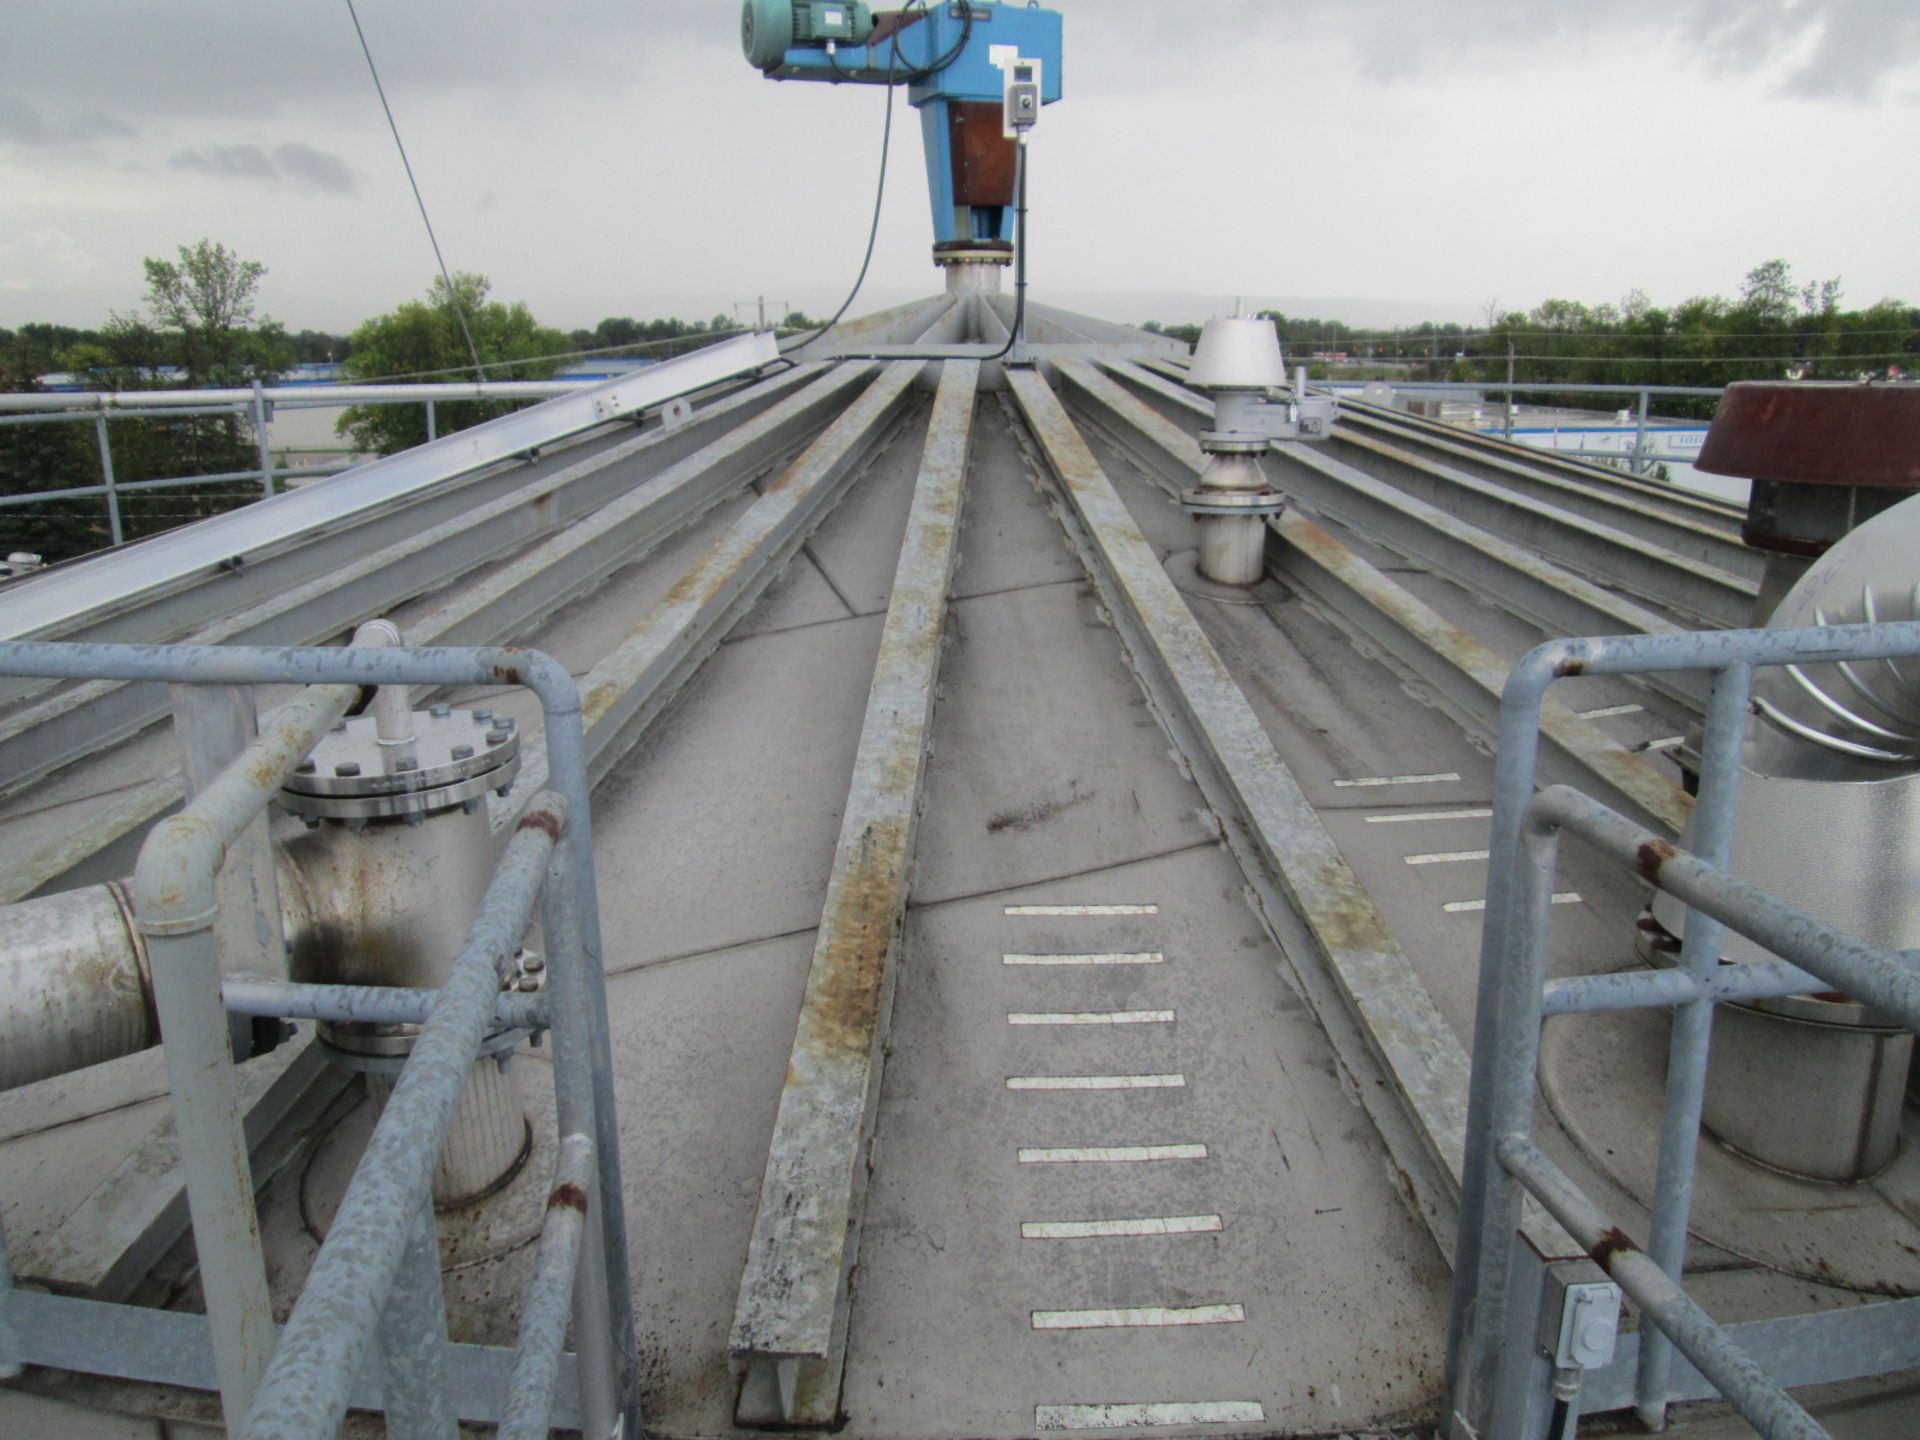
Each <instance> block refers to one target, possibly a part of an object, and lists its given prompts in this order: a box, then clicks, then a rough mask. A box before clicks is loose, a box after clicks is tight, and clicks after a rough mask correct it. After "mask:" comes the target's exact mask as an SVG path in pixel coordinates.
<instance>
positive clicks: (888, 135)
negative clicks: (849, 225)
mask: <svg viewBox="0 0 1920 1440" xmlns="http://www.w3.org/2000/svg"><path fill="white" fill-rule="evenodd" d="M898 53H899V47H898V45H897V44H896V45H895V48H894V52H893V54H894V55H897V54H898ZM835 68H836V69H837V68H839V67H838V64H837V62H836V65H835ZM893 84H894V81H893V55H889V56H888V57H887V121H886V125H885V126H884V127H883V128H882V130H881V132H880V181H879V183H878V184H877V185H875V186H874V191H873V224H872V225H871V226H870V227H868V230H867V254H866V258H865V259H863V260H862V261H861V262H860V276H859V278H858V279H856V280H855V281H854V282H853V289H851V290H849V291H848V292H847V298H846V299H845V300H843V301H841V302H840V308H839V309H838V310H836V311H834V312H833V318H832V319H831V320H829V321H827V323H826V324H824V325H822V326H821V327H820V328H819V329H818V330H816V331H815V332H814V333H813V334H811V335H809V336H808V337H807V338H806V339H804V340H802V341H801V342H800V343H799V344H798V345H789V346H788V347H787V349H786V350H785V351H784V352H783V357H791V356H793V355H797V354H799V353H800V351H802V350H804V349H806V348H807V346H809V345H811V344H813V342H814V341H816V340H818V339H819V338H820V337H821V336H822V335H825V334H826V333H827V332H828V331H829V330H831V329H833V327H834V326H836V325H838V324H839V323H840V321H841V319H842V318H844V317H845V315H846V313H847V311H849V310H851V309H852V308H853V302H854V299H855V297H856V296H858V295H859V294H860V287H861V286H862V285H865V284H866V283H867V270H868V267H870V266H871V265H872V264H873V246H874V242H875V241H877V240H878V239H879V238H880V209H881V206H882V204H883V203H884V202H885V200H886V198H887V155H888V152H889V151H890V150H891V149H892V148H893Z"/></svg>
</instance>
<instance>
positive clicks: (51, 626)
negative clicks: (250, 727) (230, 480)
mask: <svg viewBox="0 0 1920 1440" xmlns="http://www.w3.org/2000/svg"><path fill="white" fill-rule="evenodd" d="M776 358H778V353H777V349H776V347H775V345H774V342H773V339H772V337H771V336H767V335H743V336H739V337H737V338H735V339H732V340H724V341H721V342H720V343H719V344H717V345H712V346H709V347H708V348H707V349H704V350H697V351H695V352H694V353H693V354H691V355H681V356H677V357H675V358H674V359H672V360H663V361H662V362H660V363H659V364H658V365H652V366H648V367H647V368H646V369H644V370H640V371H635V372H633V373H630V374H627V375H621V376H617V377H615V378H614V379H612V380H607V381H603V382H601V383H600V384H598V385H592V386H588V387H586V388H584V389H582V390H579V391H577V392H575V393H574V394H571V395H561V396H558V397H556V398H554V399H552V400H546V401H543V402H541V403H540V404H538V405H534V406H531V407H529V408H528V409H525V410H520V411H516V412H514V413H512V414H508V415H502V416H500V417H498V418H497V419H494V420H489V421H487V422H486V423H484V424H481V425H476V426H474V427H472V428H471V429H468V430H461V431H458V432H457V433H455V434H452V435H446V436H442V437H441V438H440V439H438V440H431V441H429V442H427V443H426V444H425V445H420V446H416V447H415V448H413V449H411V450H405V451H402V452H400V453H399V454H397V455H389V456H386V457H385V458H384V459H380V460H375V461H372V462H370V463H368V464H365V465H358V466H355V467H354V468H353V469H351V470H346V471H342V472H341V473H340V474H338V475H333V476H329V477H328V478H326V479H324V480H317V481H315V482H314V483H313V484H311V485H303V486H301V487H300V488H299V489H297V490H287V491H284V492H282V493H281V494H279V495H275V496H272V497H271V498H269V499H266V500H261V501H258V502H256V503H255V504H252V505H248V506H245V507H243V508H241V509H238V510H230V511H228V512H227V513H225V514H224V515H217V516H214V517H212V518H211V519H208V520H204V521H202V522H200V523H199V524H196V525H189V526H183V527H181V528H180V529H178V530H169V531H167V532H166V533H165V534H162V535H156V536H154V537H152V538H151V539H148V540H142V541H139V542H138V543H136V544H133V545H127V546H122V547H119V548H117V549H115V550H111V551H108V552H106V553H105V554H102V555H98V556H95V557H94V558H93V559H91V560H89V561H88V562H87V563H86V564H84V565H77V566H71V567H69V566H60V567H56V568H55V569H53V570H51V571H49V572H48V573H47V574H45V575H42V576H38V577H36V578H34V579H31V580H28V581H26V582H24V583H23V584H20V585H16V586H12V587H10V588H9V589H7V590H5V591H4V592H0V636H4V637H5V638H7V639H26V638H29V637H33V638H39V639H77V638H81V637H82V636H88V637H90V638H106V637H104V636H102V635H100V634H98V633H97V627H98V626H99V625H100V624H101V623H103V622H105V621H106V620H107V619H108V617H109V616H124V615H126V613H127V612H128V610H129V609H130V608H133V607H139V606H146V609H145V613H146V615H147V617H148V618H146V619H145V620H144V622H143V623H142V624H141V626H140V627H139V628H138V630H137V631H135V630H131V629H127V628H121V629H119V630H117V631H116V632H115V633H114V635H113V638H115V639H121V640H164V639H170V638H172V637H173V636H174V635H176V634H178V633H180V631H181V630H182V629H183V628H187V627H186V626H183V625H182V624H181V622H180V621H179V620H178V619H177V618H174V617H173V616H172V615H170V614H169V612H168V611H167V609H166V607H164V606H160V607H154V606H151V605H146V602H148V601H150V600H152V599H154V598H155V597H156V596H157V595H158V594H160V593H161V592H177V591H179V590H181V589H182V588H185V589H187V590H189V591H191V589H192V588H193V586H194V582H196V581H198V580H202V579H205V578H206V577H208V576H209V575H212V574H217V573H218V572H219V571H220V570H221V569H222V568H226V569H229V570H231V569H232V568H234V566H235V562H236V561H237V562H240V563H241V564H243V565H244V564H246V563H251V561H252V560H253V559H254V558H255V557H257V556H261V555H264V554H270V553H273V552H276V551H278V550H281V549H283V548H285V547H288V546H296V547H297V546H300V545H301V544H302V542H303V541H304V540H306V539H307V538H308V537H309V536H311V535H313V534H314V533H315V532H317V531H322V530H329V529H334V528H337V527H338V526H339V525H340V524H341V522H342V520H343V519H345V518H348V517H353V516H358V515H364V514H366V513H368V512H370V511H374V510H378V509H381V508H384V507H386V506H390V505H392V504H394V503H396V502H398V501H401V500H404V499H405V498H407V497H408V496H411V495H415V494H418V493H420V492H421V491H424V490H431V489H433V488H434V487H437V486H440V485H444V484H446V483H447V482H448V481H450V480H453V479H456V478H457V477H459V476H462V475H467V474H470V473H472V472H473V471H475V470H480V469H483V468H485V467H487V466H489V465H495V464H498V463H500V462H502V461H510V460H515V459H517V458H519V457H521V456H524V455H526V454H528V453H530V452H533V451H537V450H539V449H540V448H541V447H543V446H546V445H551V444H554V443H555V442H557V441H560V440H564V439H566V438H567V437H568V436H572V435H577V434H580V433H581V432H582V431H586V430H591V429H593V428H594V427H596V426H599V425H604V424H606V423H608V422H609V421H613V420H618V419H621V418H623V417H626V416H632V415H637V414H639V413H640V412H641V411H643V410H646V409H648V408H650V407H653V406H657V405H660V404H663V403H664V402H666V401H668V400H671V399H674V398H676V397H680V396H685V395H688V394H690V393H692V392H694V391H697V390H700V389H703V388H705V387H707V386H709V385H713V384H715V383H716V382H719V381H722V380H727V379H730V378H733V377H735V376H739V375H744V374H749V373H751V372H752V371H755V370H758V369H759V368H760V367H761V366H763V365H765V364H767V363H768V362H769V361H771V360H774V359H776ZM362 543H363V544H364V543H365V542H364V541H362ZM283 583H284V582H283ZM230 603H231V601H230Z"/></svg>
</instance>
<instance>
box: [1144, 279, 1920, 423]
mask: <svg viewBox="0 0 1920 1440" xmlns="http://www.w3.org/2000/svg"><path fill="white" fill-rule="evenodd" d="M1841 299H1842V289H1841V282H1840V281H1839V280H1838V279H1829V280H1820V281H1815V282H1812V283H1810V284H1805V285H1800V284H1796V283H1795V281H1794V277H1793V271H1792V268H1791V266H1790V265H1789V264H1788V263H1787V262H1786V261H1785V260H1779V259H1775V260H1768V261H1765V262H1763V263H1762V264H1759V265H1756V266H1755V267H1754V268H1753V269H1752V270H1750V271H1748V272H1747V274H1746V277H1745V278H1744V280H1743V281H1742V283H1741V286H1740V292H1739V296H1738V298H1736V299H1727V298H1725V297H1724V296H1719V295H1704V296H1694V297H1692V298H1690V299H1687V300H1683V301H1681V302H1680V303H1679V304H1677V305H1672V306H1660V305H1656V304H1654V303H1653V301H1652V300H1651V299H1650V298H1649V297H1648V296H1647V294H1646V293H1645V292H1644V291H1641V290H1634V291H1631V292H1629V293H1628V294H1627V295H1626V297H1625V298H1624V299H1622V300H1621V301H1620V302H1619V303H1618V304H1602V305H1591V306H1590V305H1585V304H1582V303H1581V302H1579V301H1577V300H1560V299H1554V300H1545V301H1542V302H1541V303H1540V304H1538V305H1536V306H1534V307H1533V308H1532V309H1531V310H1525V311H1521V310H1506V311H1503V310H1501V309H1500V306H1499V303H1498V302H1497V301H1494V302H1491V303H1489V305H1488V306H1487V319H1486V323H1485V324H1483V325H1480V326H1477V327H1476V326H1467V325H1457V324H1432V323H1426V324H1419V325H1408V326H1402V327H1398V328H1395V329H1389V330H1367V329H1363V328H1360V327H1356V326H1349V325H1344V324H1342V323H1340V322H1339V321H1337V320H1325V319H1317V318H1311V317H1304V316H1291V315H1285V314H1282V313H1281V312H1279V311H1276V310H1265V311H1262V312H1261V314H1262V315H1264V316H1265V317H1266V318H1268V319H1270V320H1272V321H1273V323H1274V326H1275V328H1276V330H1277V331H1278V332H1279V335H1280V340H1281V343H1282V345H1283V346H1284V348H1285V351H1286V354H1287V356H1288V360H1289V363H1290V364H1299V363H1307V364H1309V365H1310V367H1311V369H1312V372H1313V373H1314V375H1315V376H1316V377H1318V378H1328V377H1337V378H1360V379H1372V378H1378V379H1396V378H1402V379H1409V380H1451V381H1461V382H1467V383H1473V384H1501V383H1504V382H1505V381H1507V380H1508V378H1509V374H1510V373H1511V378H1512V379H1513V380H1514V382H1515V383H1517V384H1520V385H1526V384H1528V383H1532V384H1542V385H1545V384H1554V385H1580V384H1602V385H1632V386H1641V385H1683V386H1710V387H1722V386H1726V385H1730V384H1733V383H1734V382H1735V381H1739V380H1778V379H1783V378H1793V379H1805V380H1863V379H1893V378H1899V377H1901V376H1908V377H1911V376H1912V375H1914V374H1915V373H1916V371H1920V308H1916V307H1914V306H1913V305H1911V304H1909V303H1907V302H1906V301H1904V300H1894V299H1885V300H1881V301H1878V302H1877V303H1875V304H1872V305H1869V306H1866V307H1865V308H1862V309H1847V308H1844V307H1843V306H1842V304H1841ZM1146 328H1147V329H1149V330H1154V331H1157V332H1159V333H1162V334H1167V335H1172V336H1175V337H1176V338H1179V339H1183V340H1186V341H1188V343H1192V342H1193V341H1194V340H1197V339H1198V337H1199V333H1200V327H1198V326H1159V325H1154V324H1151V323H1149V324H1148V325H1147V327H1146ZM1509 367H1511V371H1510V370H1509ZM1549 398H1551V400H1552V401H1553V402H1554V403H1558V404H1574V405H1577V404H1579V403H1580V398H1581V397H1579V396H1578V395H1573V396H1569V395H1565V394H1560V395H1554V396H1551V397H1549V396H1547V395H1544V394H1536V395H1533V396H1529V395H1527V394H1525V393H1522V394H1521V396H1520V399H1521V400H1522V401H1526V400H1529V399H1539V400H1547V399H1549ZM1597 403H1600V404H1601V405H1602V406H1603V408H1607V409H1612V408H1615V404H1616V403H1617V401H1616V400H1614V399H1608V400H1606V401H1603V402H1597ZM1716 403H1717V402H1716V401H1715V400H1714V398H1713V397H1711V396H1695V397H1689V396H1677V395H1676V396H1663V397H1659V398H1658V400H1657V401H1656V404H1655V407H1654V408H1655V409H1656V411H1657V412H1658V413H1660V414H1662V415H1667V416H1672V417H1675V418H1707V417H1710V416H1711V415H1712V414H1713V410H1714V406H1715V404H1716Z"/></svg>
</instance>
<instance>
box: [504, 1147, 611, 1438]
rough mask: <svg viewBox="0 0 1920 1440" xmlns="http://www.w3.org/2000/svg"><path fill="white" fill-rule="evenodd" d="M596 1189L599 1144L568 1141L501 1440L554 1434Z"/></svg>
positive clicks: (543, 1233)
mask: <svg viewBox="0 0 1920 1440" xmlns="http://www.w3.org/2000/svg"><path fill="white" fill-rule="evenodd" d="M592 1182H593V1142H592V1141H591V1140H589V1139H588V1138H587V1137H586V1136H584V1135H568V1136H565V1137H564V1138H563V1139H562V1140H561V1141H560V1155H559V1159H558V1160H557V1161H556V1162H555V1164H554V1167H553V1190H552V1193H551V1194H549V1195H548V1196H547V1213H546V1219H545V1220H544V1222H543V1223H542V1224H541V1226H540V1243H539V1245H538V1247H537V1248H536V1249H535V1251H534V1258H533V1274H532V1275H530V1276H529V1277H528V1278H527V1288H526V1293H525V1295H524V1297H523V1298H522V1300H521V1302H520V1340H519V1343H518V1344H517V1345H516V1346H515V1347H514V1353H513V1375H512V1378H511V1379H509V1380H508V1382H507V1406H506V1409H505V1411H504V1412H503V1413H502V1414H501V1416H500V1428H499V1430H498V1431H497V1432H496V1434H497V1435H498V1436H499V1440H545V1437H546V1436H547V1434H548V1433H549V1426H550V1425H551V1423H552V1419H553V1397H554V1391H555V1388H556V1381H557V1380H558V1377H559V1373H560V1360H561V1357H562V1356H563V1355H564V1354H565V1353H566V1344H567V1320H568V1316H569V1313H570V1311H571V1308H572V1305H573V1290H574V1283H575V1276H576V1274H577V1273H578V1271H579V1268H580V1251H581V1241H582V1239H583V1238H584V1237H585V1235H586V1232H587V1211H588V1208H589V1206H590V1204H591V1201H590V1200H589V1198H588V1197H589V1194H590V1189H589V1187H590V1186H591V1184H592Z"/></svg>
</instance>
